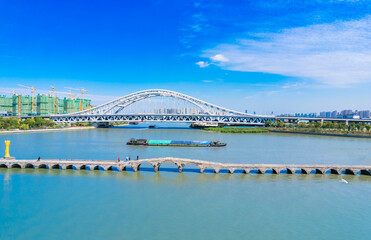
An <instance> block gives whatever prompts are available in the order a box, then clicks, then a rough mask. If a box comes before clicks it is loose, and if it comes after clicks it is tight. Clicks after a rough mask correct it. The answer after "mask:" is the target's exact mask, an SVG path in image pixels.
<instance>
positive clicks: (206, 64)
mask: <svg viewBox="0 0 371 240" xmlns="http://www.w3.org/2000/svg"><path fill="white" fill-rule="evenodd" d="M196 64H197V65H198V66H200V67H201V68H204V67H208V66H209V65H210V64H209V63H208V62H204V61H199V62H196Z"/></svg>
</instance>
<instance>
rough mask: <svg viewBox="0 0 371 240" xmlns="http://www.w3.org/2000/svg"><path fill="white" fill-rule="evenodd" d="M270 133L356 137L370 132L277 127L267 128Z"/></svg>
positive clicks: (365, 136) (366, 135)
mask: <svg viewBox="0 0 371 240" xmlns="http://www.w3.org/2000/svg"><path fill="white" fill-rule="evenodd" d="M269 132H272V133H290V134H308V135H321V136H332V137H358V138H371V133H369V132H361V131H337V130H324V129H292V128H290V129H287V128H277V129H274V128H273V129H272V128H270V129H269Z"/></svg>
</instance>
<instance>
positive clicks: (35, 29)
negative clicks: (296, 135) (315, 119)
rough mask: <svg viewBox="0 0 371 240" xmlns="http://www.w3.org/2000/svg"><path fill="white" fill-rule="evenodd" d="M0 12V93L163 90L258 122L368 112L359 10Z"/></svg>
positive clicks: (203, 4)
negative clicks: (273, 116)
mask: <svg viewBox="0 0 371 240" xmlns="http://www.w3.org/2000/svg"><path fill="white" fill-rule="evenodd" d="M2 5H3V7H2V8H1V9H0V13H1V14H0V20H1V24H2V28H1V30H0V35H1V36H4V37H2V38H0V46H2V49H1V53H0V65H1V66H2V67H0V82H1V85H0V88H1V89H4V90H11V89H14V88H18V87H17V84H18V83H19V84H24V85H32V86H34V87H35V88H37V89H41V90H51V89H50V85H53V86H55V87H56V88H57V89H59V91H63V89H64V87H75V88H80V87H85V88H86V89H89V93H88V94H87V95H90V98H91V99H92V100H93V102H94V103H95V104H100V103H104V102H106V101H108V100H111V99H114V98H117V97H120V96H124V95H127V94H130V93H132V92H136V91H140V90H144V89H154V88H156V89H158V88H159V89H169V90H174V91H177V92H181V93H184V94H187V95H191V96H193V97H196V98H199V99H202V100H205V101H208V102H212V103H214V104H217V105H220V106H223V107H226V108H230V109H234V110H238V111H245V109H247V110H248V112H250V113H253V112H256V113H259V114H270V113H271V112H274V113H277V114H279V113H296V112H322V111H327V110H329V109H338V110H340V109H353V110H356V109H359V110H367V109H370V108H371V107H370V103H369V102H368V101H365V99H367V97H368V95H369V89H371V73H370V68H369V66H370V65H371V59H370V57H369V56H371V54H370V49H369V47H368V46H369V45H370V43H371V42H370V39H371V37H370V34H371V17H370V15H369V12H370V3H369V2H368V1H356V2H354V1H304V2H301V3H296V2H295V1H254V2H244V1H237V2H235V3H233V4H232V3H228V2H227V1H216V2H215V1H195V2H188V1H184V2H176V3H174V2H170V1H156V2H153V1H144V2H141V3H134V2H132V3H130V4H128V3H123V2H119V1H117V2H115V1H114V2H112V3H111V4H110V5H107V4H101V3H99V2H98V1H89V2H79V3H75V2H73V1H64V2H63V3H59V5H55V4H52V3H49V2H47V1H44V2H40V3H39V4H33V3H30V2H27V1H25V2H23V3H22V4H19V6H18V5H15V4H14V3H11V2H3V3H2Z"/></svg>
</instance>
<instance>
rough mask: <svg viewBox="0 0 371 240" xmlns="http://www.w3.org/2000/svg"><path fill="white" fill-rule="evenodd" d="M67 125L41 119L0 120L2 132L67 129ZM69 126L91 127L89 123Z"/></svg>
mask: <svg viewBox="0 0 371 240" xmlns="http://www.w3.org/2000/svg"><path fill="white" fill-rule="evenodd" d="M67 126H70V125H69V124H67V123H65V124H55V123H54V122H53V120H46V119H44V118H42V117H34V118H27V119H23V120H22V119H21V118H16V117H6V118H5V117H4V118H0V129H4V130H15V129H20V130H29V129H43V128H60V127H67ZM71 126H91V123H74V124H71Z"/></svg>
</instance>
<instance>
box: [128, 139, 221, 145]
mask: <svg viewBox="0 0 371 240" xmlns="http://www.w3.org/2000/svg"><path fill="white" fill-rule="evenodd" d="M126 144H127V145H143V146H172V147H225V146H226V145H227V144H225V143H221V142H219V141H173V140H148V139H135V138H132V139H130V140H129V141H128V142H127V143H126Z"/></svg>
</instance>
